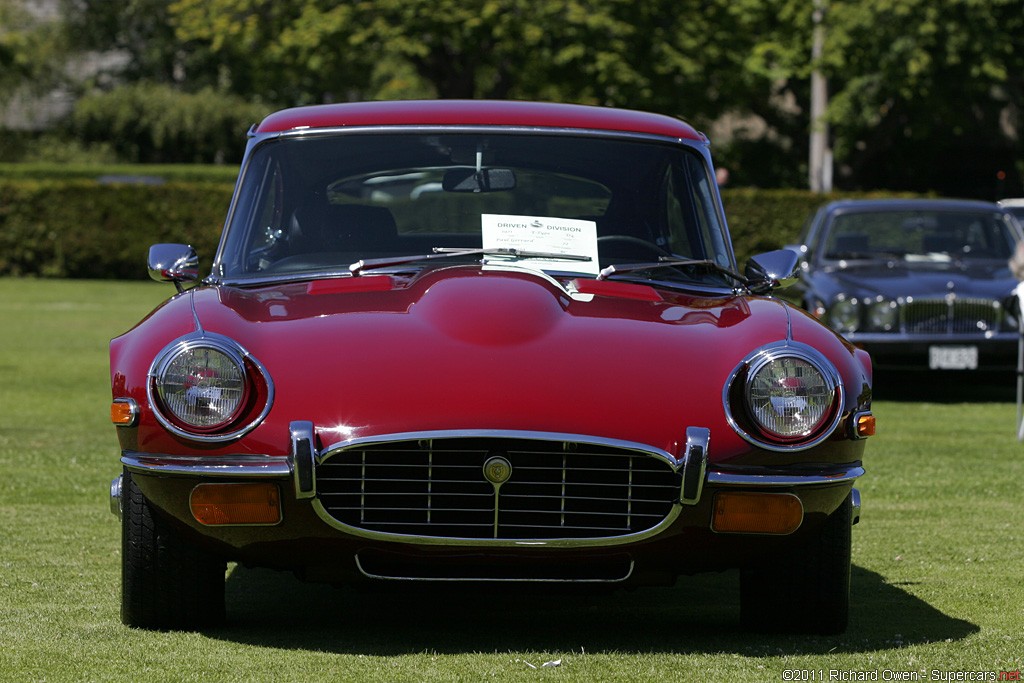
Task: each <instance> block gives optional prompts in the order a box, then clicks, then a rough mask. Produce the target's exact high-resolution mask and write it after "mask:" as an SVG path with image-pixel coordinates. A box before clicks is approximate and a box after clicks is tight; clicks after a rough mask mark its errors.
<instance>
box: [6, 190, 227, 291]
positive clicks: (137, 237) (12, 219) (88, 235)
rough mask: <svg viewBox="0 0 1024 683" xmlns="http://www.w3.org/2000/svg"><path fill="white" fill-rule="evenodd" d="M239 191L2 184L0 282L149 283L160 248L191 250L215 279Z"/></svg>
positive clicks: (203, 267) (202, 266)
mask: <svg viewBox="0 0 1024 683" xmlns="http://www.w3.org/2000/svg"><path fill="white" fill-rule="evenodd" d="M232 187H233V186H232V185H231V184H229V183H220V184H216V183H181V182H170V183H165V184H161V185H144V184H129V183H112V184H101V183H99V182H97V181H95V180H83V179H73V180H66V181H53V180H3V179H2V178H0V275H22V276H24V275H32V276H42V277H66V278H99V279H115V278H116V279H140V278H145V277H146V265H145V264H146V255H147V253H148V249H149V245H150V244H153V243H155V242H184V243H188V244H192V245H193V246H195V247H196V249H197V250H198V251H199V253H200V255H201V256H202V257H203V259H204V261H205V263H204V264H203V265H201V268H202V269H204V270H205V271H206V272H208V271H209V264H210V263H211V261H212V258H213V254H214V251H215V250H216V247H217V243H218V240H219V237H220V231H221V226H222V224H223V220H224V216H225V213H226V211H227V206H228V202H229V200H230V197H231V190H232ZM201 272H202V271H201Z"/></svg>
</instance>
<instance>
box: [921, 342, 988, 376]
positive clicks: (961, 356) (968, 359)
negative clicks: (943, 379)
mask: <svg viewBox="0 0 1024 683" xmlns="http://www.w3.org/2000/svg"><path fill="white" fill-rule="evenodd" d="M928 367H929V368H931V369H932V370H977V369H978V347H977V346H930V347H928Z"/></svg>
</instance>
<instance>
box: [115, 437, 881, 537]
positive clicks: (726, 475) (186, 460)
mask: <svg viewBox="0 0 1024 683" xmlns="http://www.w3.org/2000/svg"><path fill="white" fill-rule="evenodd" d="M289 436H290V441H291V452H290V454H289V455H288V456H287V457H281V456H269V455H234V456H218V457H210V456H172V455H157V454H151V453H138V452H124V453H123V454H122V457H121V463H122V464H123V465H124V467H125V469H127V470H128V471H129V472H138V473H142V474H151V475H159V476H185V477H202V478H242V479H290V480H291V482H292V486H293V488H294V492H295V497H296V499H299V500H304V499H313V498H315V497H316V467H317V465H318V464H320V463H321V462H322V461H323V460H325V459H326V458H327V457H329V456H330V455H331V454H335V453H337V452H339V451H344V450H351V449H355V448H359V447H365V446H368V445H376V444H386V443H389V442H398V441H408V440H412V439H427V440H429V439H443V438H464V437H487V438H518V439H542V440H546V441H564V442H567V443H575V442H584V443H599V444H601V445H606V446H612V447H615V448H622V449H628V450H634V451H637V452H641V453H646V454H649V455H650V456H652V457H656V458H660V459H663V460H665V461H667V462H668V463H669V464H670V465H671V466H672V467H673V468H674V469H675V470H676V471H677V472H678V473H679V474H680V475H681V477H682V488H681V491H680V498H679V503H680V504H682V505H696V504H697V503H698V502H699V501H700V499H701V494H702V492H703V489H704V486H705V485H712V486H727V487H754V488H783V487H805V486H822V485H837V484H843V483H847V482H852V481H854V480H856V479H857V478H858V477H860V476H862V475H863V474H864V469H863V468H862V467H861V466H860V465H839V466H836V467H835V468H833V469H830V470H828V471H819V472H814V473H799V474H788V473H786V474H783V473H767V474H766V473H760V472H758V473H746V472H737V471H735V470H729V471H726V470H718V469H713V468H710V467H709V466H708V463H707V455H708V441H709V437H710V432H709V431H708V430H707V429H704V428H698V427H691V428H689V429H687V432H686V437H687V439H686V445H685V447H684V449H683V452H682V453H681V454H680V456H679V457H676V456H674V455H672V454H670V453H668V452H665V451H660V450H658V449H653V448H651V447H650V446H647V445H645V444H638V443H632V442H622V441H615V440H595V439H593V438H592V437H585V436H581V435H571V434H548V433H532V432H531V433H522V432H493V431H492V432H461V431H460V432H428V433H416V434H393V435H386V436H378V437H371V438H361V439H352V440H348V441H343V442H339V443H337V444H333V445H331V446H330V447H328V448H326V449H323V450H322V451H318V450H317V448H316V438H315V433H314V427H313V424H312V423H311V422H306V421H301V422H293V423H292V424H291V425H290V434H289ZM851 495H852V497H853V523H854V524H856V523H857V522H858V521H859V519H860V492H859V491H858V490H857V489H856V488H854V489H853V491H852V494H851ZM110 509H111V512H112V513H113V514H114V515H116V516H117V517H119V518H120V516H121V513H122V509H123V504H122V486H121V476H120V475H119V476H117V477H115V478H114V480H113V481H112V482H111V485H110Z"/></svg>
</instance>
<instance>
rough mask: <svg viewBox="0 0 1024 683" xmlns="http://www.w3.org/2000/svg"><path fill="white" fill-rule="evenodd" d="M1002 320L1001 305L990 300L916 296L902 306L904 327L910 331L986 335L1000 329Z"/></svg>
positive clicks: (916, 332)
mask: <svg viewBox="0 0 1024 683" xmlns="http://www.w3.org/2000/svg"><path fill="white" fill-rule="evenodd" d="M1002 320H1003V309H1002V307H1001V306H1000V305H999V304H998V303H997V302H995V301H992V300H991V299H958V298H956V297H953V296H949V297H946V298H945V299H931V300H916V299H915V300H914V301H911V302H908V303H907V304H905V305H904V307H903V329H904V331H905V332H908V333H910V334H971V333H975V334H983V333H985V332H988V331H990V330H998V329H999V328H1000V325H1001V324H1002Z"/></svg>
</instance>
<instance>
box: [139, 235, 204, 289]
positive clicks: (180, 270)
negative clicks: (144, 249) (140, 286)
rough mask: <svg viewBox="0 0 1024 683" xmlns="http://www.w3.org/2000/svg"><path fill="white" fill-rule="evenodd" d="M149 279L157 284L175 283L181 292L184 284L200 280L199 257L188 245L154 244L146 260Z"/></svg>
mask: <svg viewBox="0 0 1024 683" xmlns="http://www.w3.org/2000/svg"><path fill="white" fill-rule="evenodd" d="M146 268H147V270H148V271H149V277H151V278H152V279H154V280H156V281H157V282H173V283H174V284H175V286H176V287H178V291H179V292H180V291H181V283H182V282H192V281H194V280H198V279H199V256H198V254H196V250H195V249H193V248H192V246H191V245H188V244H154V245H153V246H151V247H150V248H149V255H148V257H147V258H146Z"/></svg>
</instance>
